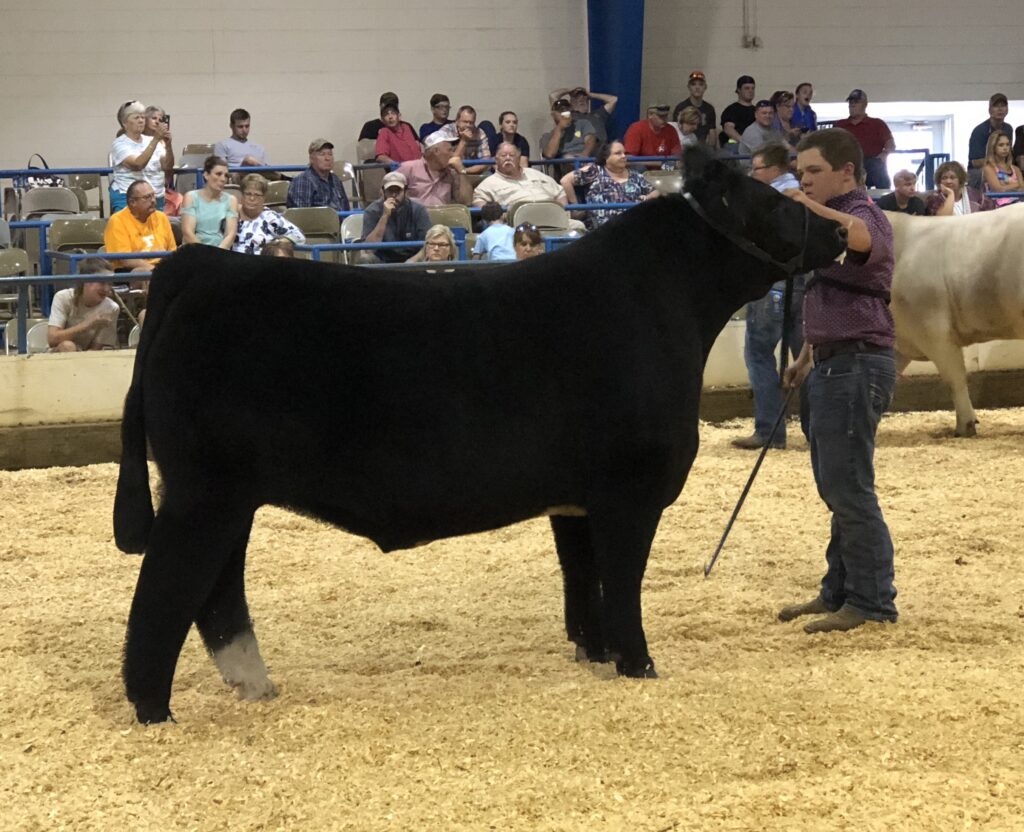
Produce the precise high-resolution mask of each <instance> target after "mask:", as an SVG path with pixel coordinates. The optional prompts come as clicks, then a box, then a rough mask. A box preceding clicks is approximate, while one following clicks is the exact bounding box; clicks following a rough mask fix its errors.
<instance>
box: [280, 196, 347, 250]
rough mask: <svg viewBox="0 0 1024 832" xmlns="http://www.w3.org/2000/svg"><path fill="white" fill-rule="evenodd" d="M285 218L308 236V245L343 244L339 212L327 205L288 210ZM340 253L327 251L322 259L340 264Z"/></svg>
mask: <svg viewBox="0 0 1024 832" xmlns="http://www.w3.org/2000/svg"><path fill="white" fill-rule="evenodd" d="M283 216H284V218H285V219H286V220H288V221H289V222H291V223H294V224H295V225H296V226H298V228H299V230H300V231H301V232H302V233H303V234H305V235H306V244H307V245H311V246H315V245H316V244H317V243H338V242H341V221H340V220H339V219H338V212H337V211H335V210H334V209H333V208H329V207H327V206H326V205H325V206H321V207H318V208H288V209H287V210H286V211H285V212H284V215H283ZM339 254H341V252H339V251H325V252H323V253H322V254H321V256H320V259H321V260H323V261H324V262H327V263H340V262H341V260H342V258H341V257H339V256H338V255H339Z"/></svg>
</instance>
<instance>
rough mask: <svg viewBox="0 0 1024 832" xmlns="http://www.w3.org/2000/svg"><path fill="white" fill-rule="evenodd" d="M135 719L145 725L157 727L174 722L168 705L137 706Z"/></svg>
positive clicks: (139, 704) (138, 704)
mask: <svg viewBox="0 0 1024 832" xmlns="http://www.w3.org/2000/svg"><path fill="white" fill-rule="evenodd" d="M135 717H136V718H137V719H138V720H139V722H141V723H142V724H143V725H157V724H159V723H161V722H174V717H173V716H171V709H170V708H168V707H167V706H166V705H144V704H141V703H136V704H135Z"/></svg>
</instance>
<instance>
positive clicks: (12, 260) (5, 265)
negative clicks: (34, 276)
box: [0, 248, 32, 315]
mask: <svg viewBox="0 0 1024 832" xmlns="http://www.w3.org/2000/svg"><path fill="white" fill-rule="evenodd" d="M31 266H32V264H31V261H30V260H29V258H28V252H26V251H25V250H24V249H22V248H4V249H0V279H2V278H5V277H14V276H16V275H25V274H28V273H29V270H30V268H31ZM11 289H13V287H11ZM0 305H4V306H6V307H7V309H8V313H9V314H11V315H14V313H15V312H16V311H17V309H18V293H17V291H7V290H6V289H5V290H4V291H3V294H0ZM31 307H32V290H31V287H30V288H29V308H30V309H31Z"/></svg>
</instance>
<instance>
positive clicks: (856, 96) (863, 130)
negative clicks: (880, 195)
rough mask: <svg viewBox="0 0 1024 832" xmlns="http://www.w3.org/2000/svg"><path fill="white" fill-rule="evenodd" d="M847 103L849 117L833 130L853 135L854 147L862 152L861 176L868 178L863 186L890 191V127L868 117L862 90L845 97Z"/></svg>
mask: <svg viewBox="0 0 1024 832" xmlns="http://www.w3.org/2000/svg"><path fill="white" fill-rule="evenodd" d="M846 103H847V105H848V106H849V108H850V117H849V118H843V119H840V120H839V121H837V122H836V127H842V128H843V130H847V131H849V132H850V133H853V135H854V138H856V139H857V144H859V145H860V148H861V150H863V151H864V172H865V173H866V174H867V182H865V184H866V185H867V187H869V188H891V187H892V182H891V181H890V180H889V172H888V171H887V170H886V169H885V160H886V158H887V157H888V156H889V154H890V153H892V152H893V151H894V150H895V149H896V142H894V141H893V138H892V133H891V132H889V125H888V124H886V123H885V122H884V121H882V119H880V118H872V117H871V116H869V115H868V114H867V112H866V111H867V108H868V96H867V93H865V92H864V90H853V91H852V92H851V93H850V94H849V95H848V96H846Z"/></svg>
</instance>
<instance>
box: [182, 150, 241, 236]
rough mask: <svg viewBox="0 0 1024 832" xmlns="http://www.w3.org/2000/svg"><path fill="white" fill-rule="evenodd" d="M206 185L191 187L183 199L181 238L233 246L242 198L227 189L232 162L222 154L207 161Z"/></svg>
mask: <svg viewBox="0 0 1024 832" xmlns="http://www.w3.org/2000/svg"><path fill="white" fill-rule="evenodd" d="M203 180H204V181H203V187H202V188H199V189H198V190H196V191H189V192H188V193H187V194H185V199H184V200H183V201H182V203H181V239H182V242H184V243H203V244H204V245H208V246H217V247H218V248H224V249H230V248H231V247H232V246H233V245H234V244H235V234H236V233H237V231H238V200H237V199H235V196H234V194H229V193H225V192H224V186H225V185H227V184H228V163H227V162H225V161H224V160H223V159H222V158H221V157H220V156H207V157H206V161H205V162H203Z"/></svg>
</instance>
